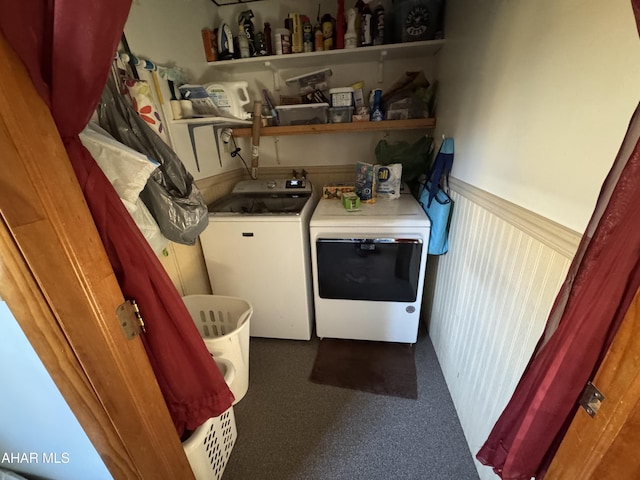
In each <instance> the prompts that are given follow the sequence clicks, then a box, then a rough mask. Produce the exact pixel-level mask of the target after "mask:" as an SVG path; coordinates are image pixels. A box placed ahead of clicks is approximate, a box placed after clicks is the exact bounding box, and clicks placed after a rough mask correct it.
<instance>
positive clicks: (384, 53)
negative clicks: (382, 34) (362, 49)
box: [378, 50, 387, 83]
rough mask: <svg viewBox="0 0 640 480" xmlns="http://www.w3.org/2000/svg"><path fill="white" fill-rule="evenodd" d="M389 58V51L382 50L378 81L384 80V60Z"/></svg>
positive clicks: (379, 60)
mask: <svg viewBox="0 0 640 480" xmlns="http://www.w3.org/2000/svg"><path fill="white" fill-rule="evenodd" d="M386 58H387V51H386V50H382V51H381V52H380V58H379V59H378V83H382V82H383V81H384V61H385V60H386Z"/></svg>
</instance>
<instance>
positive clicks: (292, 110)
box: [276, 103, 329, 126]
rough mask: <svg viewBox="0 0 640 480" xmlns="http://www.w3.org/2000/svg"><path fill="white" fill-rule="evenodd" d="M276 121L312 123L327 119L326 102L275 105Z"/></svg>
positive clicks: (287, 123)
mask: <svg viewBox="0 0 640 480" xmlns="http://www.w3.org/2000/svg"><path fill="white" fill-rule="evenodd" d="M276 111H277V112H278V121H279V124H280V125H281V126H282V125H314V124H318V123H327V122H328V121H329V118H328V115H329V104H328V103H305V104H300V105H279V106H277V107H276Z"/></svg>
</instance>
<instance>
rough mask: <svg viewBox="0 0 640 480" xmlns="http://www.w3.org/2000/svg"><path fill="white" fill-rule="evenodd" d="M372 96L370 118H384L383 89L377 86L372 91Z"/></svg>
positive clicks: (379, 119) (375, 120) (374, 120)
mask: <svg viewBox="0 0 640 480" xmlns="http://www.w3.org/2000/svg"><path fill="white" fill-rule="evenodd" d="M371 97H372V98H371V102H370V103H371V114H370V117H369V119H370V120H371V121H372V122H379V121H381V120H384V114H383V112H382V90H381V89H379V88H376V89H375V90H374V91H373V92H371Z"/></svg>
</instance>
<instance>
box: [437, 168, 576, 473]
mask: <svg viewBox="0 0 640 480" xmlns="http://www.w3.org/2000/svg"><path fill="white" fill-rule="evenodd" d="M451 188H452V192H451V197H452V199H453V201H454V210H453V215H452V224H451V230H450V235H449V252H448V253H447V254H446V255H444V256H441V257H438V258H437V270H436V274H435V287H434V293H433V305H432V310H431V315H430V318H429V335H430V337H431V340H432V342H433V345H434V348H435V351H436V353H437V356H438V359H439V361H440V365H441V367H442V371H443V373H444V376H445V379H446V382H447V385H448V387H449V391H450V393H451V396H452V398H453V401H454V404H455V406H456V410H457V412H458V416H459V418H460V422H461V424H462V428H463V430H464V432H465V435H466V438H467V441H468V443H469V448H470V450H471V453H472V455H473V456H474V457H475V454H476V453H477V452H478V450H479V449H480V447H481V446H482V444H483V443H484V441H485V439H486V437H487V436H488V434H489V432H490V431H491V428H492V427H493V425H494V423H495V421H496V420H497V418H498V416H499V415H500V413H501V412H502V410H503V408H504V406H505V405H506V403H507V402H508V401H509V399H510V397H511V394H512V393H513V390H514V389H515V387H516V385H517V383H518V380H519V379H520V376H521V375H522V372H523V370H524V368H525V367H526V365H527V363H528V361H529V359H530V356H531V353H532V351H533V349H534V347H535V345H536V343H537V341H538V338H539V336H540V334H541V332H542V330H543V329H544V325H545V323H546V319H547V316H548V314H549V311H550V310H551V306H552V304H553V301H554V300H555V296H556V294H557V292H558V290H559V288H560V286H561V284H562V282H563V281H564V278H565V275H566V272H567V270H568V268H569V265H570V262H571V258H572V256H573V254H574V253H575V250H576V249H577V246H578V242H579V239H580V236H579V235H578V234H577V233H575V232H572V231H570V230H567V229H566V228H564V227H562V226H560V225H557V224H554V223H553V222H551V221H548V220H545V219H542V218H541V217H539V216H537V215H535V214H533V213H531V212H528V211H526V210H524V209H521V208H520V207H517V206H515V205H513V204H510V203H509V202H506V201H504V200H501V199H498V198H497V197H495V196H493V195H491V194H488V193H486V192H483V191H481V190H478V189H476V188H474V187H472V186H470V185H468V184H465V183H463V182H461V181H459V180H455V179H452V182H451ZM432 260H435V259H434V257H430V261H432ZM434 263H435V262H434ZM476 465H477V467H478V472H479V473H480V477H481V478H482V479H483V480H488V479H496V478H498V477H497V476H496V475H495V474H494V473H493V472H492V470H491V469H490V468H488V467H485V466H482V465H481V464H480V463H479V462H477V461H476Z"/></svg>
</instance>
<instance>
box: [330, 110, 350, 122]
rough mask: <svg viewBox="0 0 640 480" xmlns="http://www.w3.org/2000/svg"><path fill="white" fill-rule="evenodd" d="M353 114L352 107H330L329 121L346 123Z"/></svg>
mask: <svg viewBox="0 0 640 480" xmlns="http://www.w3.org/2000/svg"><path fill="white" fill-rule="evenodd" d="M352 115H353V107H331V108H330V109H329V121H330V122H331V123H348V122H350V121H351V117H352Z"/></svg>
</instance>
